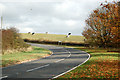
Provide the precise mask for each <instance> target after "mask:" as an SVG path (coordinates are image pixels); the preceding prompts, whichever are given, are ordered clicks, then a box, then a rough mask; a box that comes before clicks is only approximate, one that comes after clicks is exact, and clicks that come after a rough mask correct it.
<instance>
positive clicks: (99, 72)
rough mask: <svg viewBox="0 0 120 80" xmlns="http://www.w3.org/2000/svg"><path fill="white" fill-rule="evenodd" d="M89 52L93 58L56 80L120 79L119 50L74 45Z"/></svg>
mask: <svg viewBox="0 0 120 80" xmlns="http://www.w3.org/2000/svg"><path fill="white" fill-rule="evenodd" d="M72 48H75V49H80V50H83V51H85V52H88V53H89V54H90V55H91V58H90V59H89V60H88V61H87V62H86V63H85V64H83V65H81V66H79V67H77V68H76V69H74V70H72V71H70V72H68V73H66V74H65V75H62V76H60V77H58V78H57V79H54V80H86V79H87V80H88V79H92V80H94V79H95V80H101V79H105V80H106V79H108V80H111V79H112V80H119V79H118V78H119V73H118V72H119V64H118V63H119V62H120V61H119V60H118V55H119V53H118V52H108V50H107V49H100V48H96V49H94V48H92V49H90V48H84V47H72Z"/></svg>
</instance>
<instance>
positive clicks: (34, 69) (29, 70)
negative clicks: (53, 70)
mask: <svg viewBox="0 0 120 80" xmlns="http://www.w3.org/2000/svg"><path fill="white" fill-rule="evenodd" d="M49 65H50V64H46V65H44V66H40V67H37V68H33V69H30V70H27V71H26V72H31V71H33V70H36V69H40V68H43V67H47V66H49Z"/></svg>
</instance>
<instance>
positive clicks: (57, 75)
mask: <svg viewBox="0 0 120 80" xmlns="http://www.w3.org/2000/svg"><path fill="white" fill-rule="evenodd" d="M85 53H86V52H85ZM87 54H88V53H87ZM89 59H90V54H88V58H87V59H86V60H85V61H84V62H82V63H81V64H79V65H77V66H75V67H73V68H72V69H70V70H68V71H66V72H64V73H61V74H59V75H57V76H55V77H53V78H52V79H55V78H58V77H60V76H62V75H64V74H66V73H68V72H70V71H72V70H74V69H75V68H77V67H79V66H80V65H82V64H84V63H85V62H87V61H88V60H89Z"/></svg>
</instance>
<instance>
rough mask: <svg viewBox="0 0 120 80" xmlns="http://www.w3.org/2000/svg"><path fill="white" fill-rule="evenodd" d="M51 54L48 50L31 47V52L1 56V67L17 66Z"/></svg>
mask: <svg viewBox="0 0 120 80" xmlns="http://www.w3.org/2000/svg"><path fill="white" fill-rule="evenodd" d="M50 54H51V52H50V51H49V50H46V49H43V48H39V47H33V50H32V51H28V52H17V53H12V54H4V55H2V67H5V66H9V65H13V64H19V63H22V62H23V61H29V60H35V59H39V58H41V57H45V56H48V55H50Z"/></svg>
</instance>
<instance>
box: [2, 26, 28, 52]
mask: <svg viewBox="0 0 120 80" xmlns="http://www.w3.org/2000/svg"><path fill="white" fill-rule="evenodd" d="M18 32H19V31H18V30H17V29H16V28H14V27H11V28H9V29H3V30H2V49H3V51H5V50H8V49H20V48H27V47H29V45H28V44H26V43H25V42H24V41H23V40H22V38H21V37H20V36H19V33H18ZM3 54H4V53H3Z"/></svg>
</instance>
